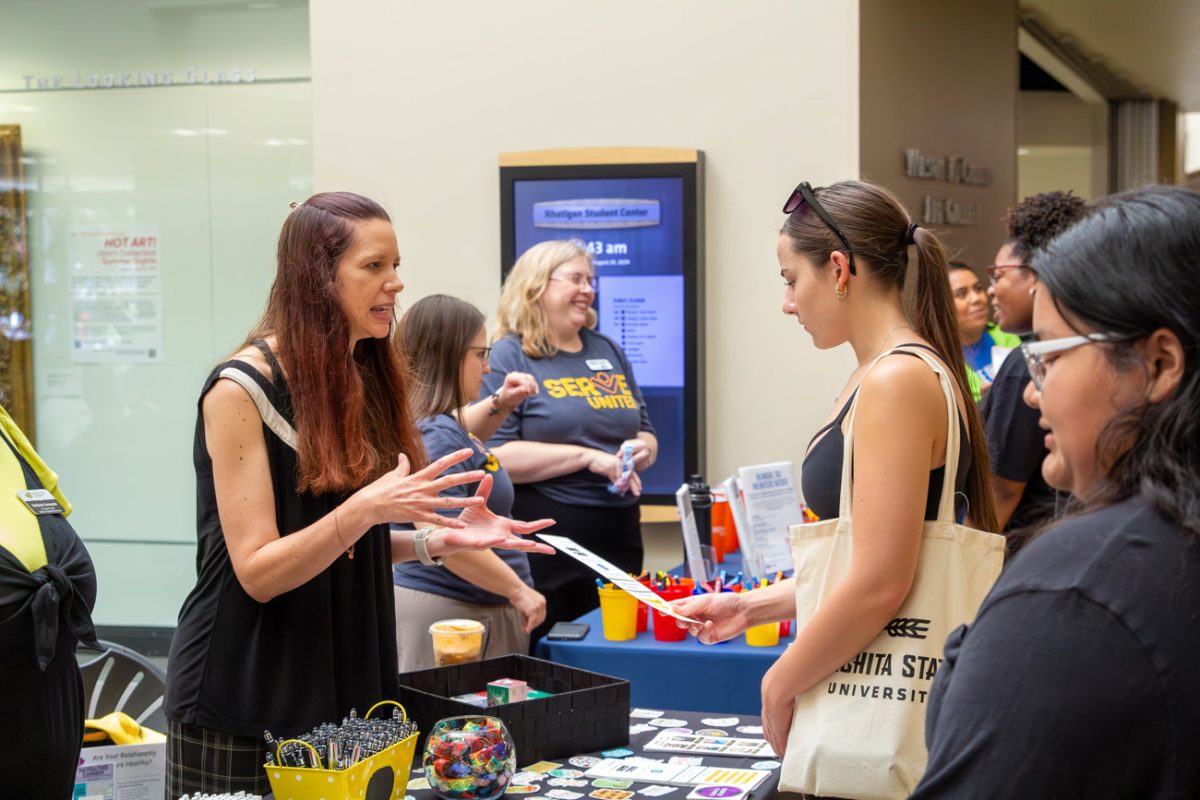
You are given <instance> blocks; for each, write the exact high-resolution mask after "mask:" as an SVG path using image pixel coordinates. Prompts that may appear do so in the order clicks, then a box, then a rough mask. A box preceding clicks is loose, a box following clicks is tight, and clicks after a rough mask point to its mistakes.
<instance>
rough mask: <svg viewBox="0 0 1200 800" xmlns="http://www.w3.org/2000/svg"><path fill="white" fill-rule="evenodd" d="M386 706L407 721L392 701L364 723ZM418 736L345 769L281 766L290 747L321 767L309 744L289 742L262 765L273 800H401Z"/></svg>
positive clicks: (414, 732) (405, 791)
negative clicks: (368, 799) (376, 799)
mask: <svg viewBox="0 0 1200 800" xmlns="http://www.w3.org/2000/svg"><path fill="white" fill-rule="evenodd" d="M388 704H390V705H394V706H397V707H399V709H400V711H402V712H403V713H404V718H403V721H405V722H407V721H408V712H407V711H405V709H404V706H402V705H400V704H399V703H397V702H396V701H394V700H383V701H382V702H379V703H376V704H375V705H373V706H371V709H370V711H368V712H367V713H366V716H365V717H364V719H369V718H370V716H371V712H372V711H374V710H375V709H377V708H379V707H380V706H382V705H388ZM419 735H420V734H419V732H418V731H413V733H412V734H411V735H409V736H408V737H406V738H404V739H401V740H400V741H398V742H396V743H395V744H393V745H391V746H390V747H387V748H385V749H383V750H380V751H379V752H378V753H376V754H374V755H372V756H369V757H368V758H364V759H362V760H361V761H358V762H356V763H354V764H351V765H350V766H348V767H346V768H345V769H324V768H321V767H288V766H284V765H283V763H282V753H283V747H284V745H287V744H289V743H295V744H298V745H300V746H302V747H305V748H307V749H308V750H309V751H311V753H312V760H313V761H314V762H316V763H318V764H320V763H321V759H320V756H319V755H318V753H317V750H316V748H314V747H313V746H312V745H311V744H309V743H308V742H304V741H301V740H299V739H288V740H286V741H283V742H280V743H279V745H278V746H277V747H276V749H275V762H276V763H274V764H265V765H264V766H263V768H264V769H265V770H266V771H267V778H268V779H269V780H270V781H271V792H272V793H273V794H274V795H275V800H322V799H323V800H362V798H364V797H366V796H367V795H368V794H369V795H370V796H371V797H388V798H398V797H404V796H405V795H406V794H407V793H408V778H409V772H410V770H411V769H412V761H413V755H414V754H415V753H416V749H417V738H418V737H419Z"/></svg>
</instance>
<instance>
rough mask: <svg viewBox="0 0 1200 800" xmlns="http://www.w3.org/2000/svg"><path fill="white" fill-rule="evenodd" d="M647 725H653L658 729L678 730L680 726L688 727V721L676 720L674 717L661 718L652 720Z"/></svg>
mask: <svg viewBox="0 0 1200 800" xmlns="http://www.w3.org/2000/svg"><path fill="white" fill-rule="evenodd" d="M646 724H647V725H653V726H654V727H656V728H677V727H679V726H680V725H687V720H686V719H675V718H674V717H659V718H658V719H652V720H650V721H649V722H648V723H646Z"/></svg>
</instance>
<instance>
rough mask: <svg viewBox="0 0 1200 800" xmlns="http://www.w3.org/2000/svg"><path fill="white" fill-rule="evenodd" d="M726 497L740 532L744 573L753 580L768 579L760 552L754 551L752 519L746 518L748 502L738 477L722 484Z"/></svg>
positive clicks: (733, 477) (734, 476) (732, 476)
mask: <svg viewBox="0 0 1200 800" xmlns="http://www.w3.org/2000/svg"><path fill="white" fill-rule="evenodd" d="M722 486H723V487H724V488H725V497H726V498H727V499H728V500H729V513H730V514H732V515H733V524H734V526H735V527H736V528H737V530H738V543H739V544H740V545H741V548H742V571H743V572H745V573H746V574H747V575H749V576H750V577H751V578H766V577H768V576H767V571H766V570H765V569H763V566H762V562H761V560H760V559H759V557H758V552H757V551H756V550H755V549H754V537H753V536H751V535H750V518H749V517H748V516H746V500H745V497H744V496H743V494H742V486H741V484H740V483H739V482H738V479H737V476H736V475H731V476H730V477H729V478H728V479H726V481H725V482H724V483H723V484H722Z"/></svg>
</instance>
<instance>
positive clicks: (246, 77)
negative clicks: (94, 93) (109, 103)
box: [21, 67, 254, 92]
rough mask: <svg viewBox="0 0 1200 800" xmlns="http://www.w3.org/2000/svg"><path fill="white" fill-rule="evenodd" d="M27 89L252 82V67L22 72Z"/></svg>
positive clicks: (119, 87) (45, 89) (113, 87)
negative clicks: (179, 70)
mask: <svg viewBox="0 0 1200 800" xmlns="http://www.w3.org/2000/svg"><path fill="white" fill-rule="evenodd" d="M21 79H22V80H23V81H25V91H27V92H52V91H55V90H57V89H128V88H130V87H135V86H196V85H212V84H224V83H254V67H234V68H233V69H216V70H212V71H211V72H210V71H209V70H207V69H197V68H196V67H188V68H187V69H185V70H184V71H183V72H182V73H181V74H179V75H176V74H175V73H173V72H171V71H170V70H167V71H161V72H160V71H158V70H150V71H148V72H147V71H138V72H91V73H83V72H76V73H75V74H74V75H68V76H63V75H22V76H21Z"/></svg>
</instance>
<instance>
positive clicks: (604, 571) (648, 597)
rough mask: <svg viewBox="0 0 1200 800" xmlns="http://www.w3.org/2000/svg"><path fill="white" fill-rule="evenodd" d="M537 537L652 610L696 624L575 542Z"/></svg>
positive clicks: (558, 537) (547, 536)
mask: <svg viewBox="0 0 1200 800" xmlns="http://www.w3.org/2000/svg"><path fill="white" fill-rule="evenodd" d="M537 537H538V538H539V539H541V540H542V541H543V542H545V543H546V544H548V545H550V546H551V547H553V548H554V549H555V550H558V551H559V552H562V553H566V554H567V555H569V556H570V557H571V558H573V559H575V560H576V561H578V562H579V563H581V564H583V565H584V566H586V567H589V568H590V569H592V570H593V571H595V572H598V573H600V574H601V575H603V576H604V577H605V578H607V579H608V580H609V581H610V582H611V583H612V585H613V586H616V587H617V588H618V589H623V590H624V591H626V592H628V593H629V594H631V595H633V596H634V597H635V598H637V599H638V600H640V601H641V602H643V603H645V604H646V605H648V606H650V607H651V608H656V609H658V610H659V611H661V612H662V613H664V614H666V615H667V616H671V617H674V618H675V619H681V620H683V621H684V622H692V623H695V622H696V620H694V619H690V618H688V617H685V616H683V615H682V614H679V613H677V612H676V611H675V609H673V608H671V604H670V603H668V602H667V601H666V600H663V599H662V598H661V597H659V596H658V595H656V594H655V593H654V592H652V591H650V590H649V589H647V588H646V587H645V586H643V585H642V584H641V583H639V582H638V581H637V580H636V579H634V578H631V577H629V573H627V572H625V571H624V570H621V569H619V568H618V567H616V566H614V565H612V564H610V563H609V562H608V561H605V560H604V559H603V558H601V557H600V556H598V555H596V554H595V553H593V552H592V551H591V550H588V549H587V548H585V547H580V546H579V545H578V544H576V543H575V542H574V541H573V540H571V539H568V538H567V537H565V536H554V535H552V534H549V533H539V534H537Z"/></svg>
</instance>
